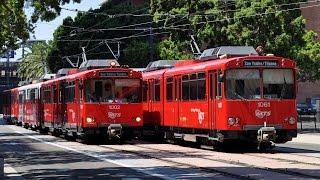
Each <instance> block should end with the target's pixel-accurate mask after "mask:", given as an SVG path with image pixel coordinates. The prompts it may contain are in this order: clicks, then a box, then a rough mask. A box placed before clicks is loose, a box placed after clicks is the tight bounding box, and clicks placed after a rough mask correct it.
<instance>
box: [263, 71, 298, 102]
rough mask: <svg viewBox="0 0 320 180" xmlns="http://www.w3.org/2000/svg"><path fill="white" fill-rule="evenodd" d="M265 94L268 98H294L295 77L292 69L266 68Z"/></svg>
mask: <svg viewBox="0 0 320 180" xmlns="http://www.w3.org/2000/svg"><path fill="white" fill-rule="evenodd" d="M263 96H264V98H267V99H294V98H295V90H294V77H293V71H292V70H291V69H264V70H263Z"/></svg>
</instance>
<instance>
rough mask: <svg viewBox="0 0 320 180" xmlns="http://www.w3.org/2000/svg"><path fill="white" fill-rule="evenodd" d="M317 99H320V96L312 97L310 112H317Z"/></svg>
mask: <svg viewBox="0 0 320 180" xmlns="http://www.w3.org/2000/svg"><path fill="white" fill-rule="evenodd" d="M317 100H319V101H320V97H313V98H311V99H310V103H309V105H308V106H309V108H310V114H316V113H317Z"/></svg>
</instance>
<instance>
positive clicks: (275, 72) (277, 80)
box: [226, 69, 295, 99]
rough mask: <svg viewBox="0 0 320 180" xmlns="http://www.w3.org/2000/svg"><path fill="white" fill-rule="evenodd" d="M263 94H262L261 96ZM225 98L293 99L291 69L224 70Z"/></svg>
mask: <svg viewBox="0 0 320 180" xmlns="http://www.w3.org/2000/svg"><path fill="white" fill-rule="evenodd" d="M262 95H263V96H262ZM226 97H227V99H261V98H262V97H263V98H265V99H293V98H295V90H294V76H293V71H292V70H291V69H263V70H259V69H231V70H227V72H226Z"/></svg>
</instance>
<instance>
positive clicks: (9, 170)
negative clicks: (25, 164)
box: [4, 164, 24, 180]
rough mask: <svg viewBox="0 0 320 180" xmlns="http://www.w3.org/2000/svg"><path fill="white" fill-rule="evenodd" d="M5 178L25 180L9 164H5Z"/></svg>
mask: <svg viewBox="0 0 320 180" xmlns="http://www.w3.org/2000/svg"><path fill="white" fill-rule="evenodd" d="M4 176H6V177H9V178H10V179H12V180H24V178H23V177H22V175H21V174H19V173H18V172H17V171H16V170H15V169H14V168H13V167H11V166H10V165H9V164H4Z"/></svg>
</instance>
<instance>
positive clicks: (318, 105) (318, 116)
mask: <svg viewBox="0 0 320 180" xmlns="http://www.w3.org/2000/svg"><path fill="white" fill-rule="evenodd" d="M316 110H317V114H316V118H315V129H316V130H317V122H320V100H317V101H316Z"/></svg>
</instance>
